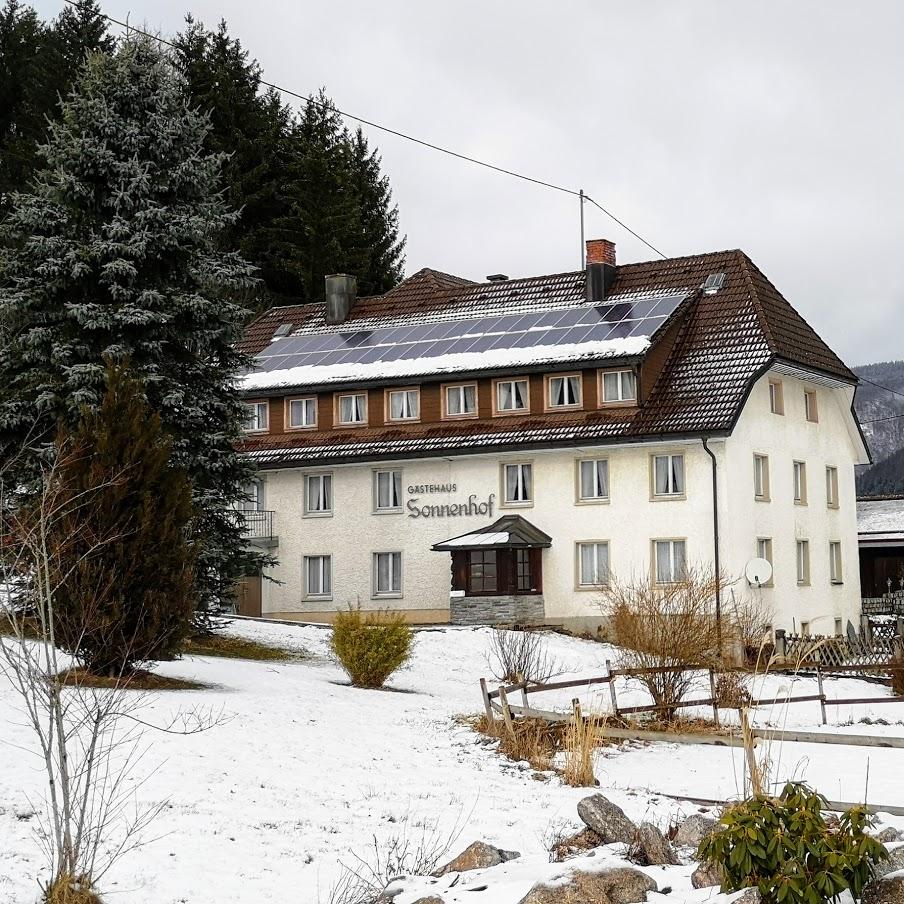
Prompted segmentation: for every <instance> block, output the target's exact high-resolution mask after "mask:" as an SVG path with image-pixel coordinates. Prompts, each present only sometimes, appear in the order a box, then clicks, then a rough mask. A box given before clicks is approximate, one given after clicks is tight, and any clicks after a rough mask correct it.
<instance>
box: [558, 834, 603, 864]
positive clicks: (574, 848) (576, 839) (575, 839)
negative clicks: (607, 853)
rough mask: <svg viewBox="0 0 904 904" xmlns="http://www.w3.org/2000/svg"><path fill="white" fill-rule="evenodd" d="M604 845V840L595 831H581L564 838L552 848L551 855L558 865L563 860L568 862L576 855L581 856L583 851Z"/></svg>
mask: <svg viewBox="0 0 904 904" xmlns="http://www.w3.org/2000/svg"><path fill="white" fill-rule="evenodd" d="M602 843H603V839H602V838H600V836H599V835H597V834H596V832H594V831H593V829H581V831H580V832H576V833H575V834H574V835H569V836H568V837H567V838H562V839H560V840H559V841H557V842H556V843H555V844H554V845H553V846H552V849H551V850H550V854H552V856H553V860H554V861H555V862H556V863H561V862H562V861H563V860H567V859H568V858H569V857H573V856H574V855H575V854H580V853H582V852H583V851H589V850H592V849H593V848H595V847H599V846H600V845H601V844H602Z"/></svg>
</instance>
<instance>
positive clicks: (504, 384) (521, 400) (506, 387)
mask: <svg viewBox="0 0 904 904" xmlns="http://www.w3.org/2000/svg"><path fill="white" fill-rule="evenodd" d="M527 400H528V389H527V380H498V381H497V382H496V412H497V413H499V414H503V413H506V412H511V411H526V410H527V407H528V401H527Z"/></svg>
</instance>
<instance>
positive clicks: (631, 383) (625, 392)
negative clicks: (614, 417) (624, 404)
mask: <svg viewBox="0 0 904 904" xmlns="http://www.w3.org/2000/svg"><path fill="white" fill-rule="evenodd" d="M621 378H622V379H621V384H622V386H621V397H622V401H627V400H629V399H636V398H637V388H636V385H635V379H634V372H633V371H631V370H623V371H622V375H621Z"/></svg>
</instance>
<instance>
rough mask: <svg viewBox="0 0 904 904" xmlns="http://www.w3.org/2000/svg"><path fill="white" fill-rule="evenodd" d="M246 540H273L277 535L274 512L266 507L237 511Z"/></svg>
mask: <svg viewBox="0 0 904 904" xmlns="http://www.w3.org/2000/svg"><path fill="white" fill-rule="evenodd" d="M237 514H238V516H239V518H240V519H241V524H242V536H243V537H245V539H246V540H272V539H273V538H274V537H275V536H276V531H275V528H274V517H273V516H274V512H270V511H267V510H265V509H244V510H242V511H239V512H237Z"/></svg>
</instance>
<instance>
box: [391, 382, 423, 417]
mask: <svg viewBox="0 0 904 904" xmlns="http://www.w3.org/2000/svg"><path fill="white" fill-rule="evenodd" d="M395 396H403V397H404V400H403V403H402V410H403V412H405V411H407V412H408V413H407V414H405V413H403V414H401V415H399V416H397V417H396V416H394V415H393V413H392V400H393V397H395ZM412 399H413V400H414V401H413V403H412V401H411V400H412ZM420 419H421V390H420V388H419V387H417V386H403V387H400V388H398V389H387V390H386V396H385V411H384V420H385V421H386V423H387V424H412V423H417V422H418V421H419V420H420Z"/></svg>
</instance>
